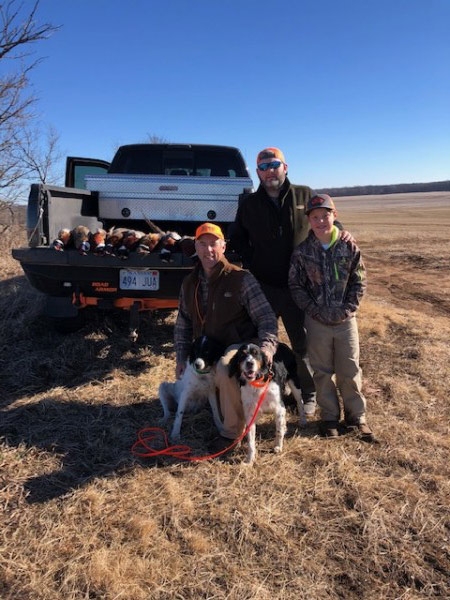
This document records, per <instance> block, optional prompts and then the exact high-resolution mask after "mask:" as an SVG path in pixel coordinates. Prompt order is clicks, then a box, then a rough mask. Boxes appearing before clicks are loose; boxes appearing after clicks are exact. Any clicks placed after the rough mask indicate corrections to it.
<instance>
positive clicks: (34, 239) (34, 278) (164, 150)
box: [12, 144, 253, 331]
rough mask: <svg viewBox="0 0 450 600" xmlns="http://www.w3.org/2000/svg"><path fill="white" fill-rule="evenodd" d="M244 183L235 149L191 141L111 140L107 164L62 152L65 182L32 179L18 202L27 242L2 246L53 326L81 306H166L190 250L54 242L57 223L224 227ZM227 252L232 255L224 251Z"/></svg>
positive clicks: (75, 322)
mask: <svg viewBox="0 0 450 600" xmlns="http://www.w3.org/2000/svg"><path fill="white" fill-rule="evenodd" d="M252 189H253V182H252V180H251V178H250V176H249V172H248V169H247V166H246V164H245V161H244V159H243V156H242V154H241V152H240V151H239V150H238V149H237V148H234V147H229V146H215V145H214V146H212V145H200V144H133V145H126V146H121V147H119V149H118V150H117V152H116V154H115V156H114V158H113V160H112V162H111V163H108V162H105V161H101V160H94V159H84V158H74V157H71V158H68V159H67V166H66V181H65V187H56V186H50V185H42V184H33V185H32V186H31V189H30V194H29V200H28V208H27V230H28V247H26V248H16V249H13V250H12V255H13V257H14V258H15V259H16V260H18V261H19V262H20V264H21V266H22V268H23V270H24V272H25V275H26V276H27V278H28V280H29V281H30V283H31V284H32V285H33V286H34V287H35V288H36V289H38V290H40V291H41V292H43V293H44V294H45V295H46V307H45V313H46V315H47V316H49V317H51V318H52V319H53V321H54V323H55V326H56V327H57V328H58V329H60V330H66V331H70V330H72V329H76V328H77V327H78V326H79V325H80V321H82V313H83V309H84V308H86V307H87V306H94V307H97V308H101V309H109V308H111V309H112V308H115V309H117V308H119V309H124V310H127V311H130V328H131V329H132V330H136V329H137V322H138V315H139V313H140V312H141V311H152V310H158V309H167V308H172V309H173V308H176V307H177V305H178V294H179V289H180V285H181V281H182V279H183V277H184V276H185V275H186V274H187V273H188V272H189V270H190V269H192V267H193V265H194V264H195V263H194V261H195V257H192V256H188V255H186V254H185V253H183V252H181V251H173V252H170V254H162V253H160V252H158V251H155V252H148V253H139V252H129V253H127V255H126V256H125V255H118V254H117V253H114V252H111V253H107V254H106V253H104V254H100V253H96V254H94V253H93V252H89V251H87V252H83V253H81V252H80V251H78V250H77V249H76V248H75V247H67V248H65V249H64V251H56V250H55V245H54V241H55V240H56V239H58V236H59V235H60V232H61V230H63V229H66V230H74V229H75V228H77V227H80V226H84V227H86V228H88V229H89V231H96V230H98V229H101V230H105V231H111V230H113V229H117V228H119V229H122V230H123V229H126V230H138V231H140V232H142V233H150V232H151V231H152V230H154V229H155V227H156V229H157V230H158V231H160V232H176V234H177V235H179V236H180V237H183V236H193V235H194V233H195V229H196V227H197V226H198V225H199V224H200V223H202V222H205V221H211V222H215V223H217V224H218V225H220V226H222V227H223V228H224V229H225V231H226V229H227V225H228V224H229V223H230V222H232V221H233V220H234V216H235V213H236V209H237V206H238V201H239V197H240V195H241V194H245V193H247V192H249V191H252ZM234 258H235V257H234Z"/></svg>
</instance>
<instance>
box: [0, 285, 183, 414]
mask: <svg viewBox="0 0 450 600" xmlns="http://www.w3.org/2000/svg"><path fill="white" fill-rule="evenodd" d="M0 297H1V302H0V309H1V310H2V315H3V321H2V326H1V328H0V340H1V342H0V344H1V345H0V348H1V350H2V351H1V352H0V369H1V371H2V379H1V383H0V388H1V389H0V407H5V406H8V405H9V404H10V403H12V402H14V401H15V400H17V399H20V398H22V397H23V396H25V395H33V394H39V393H46V392H49V391H51V390H52V389H54V388H57V387H60V386H63V387H66V388H69V389H70V388H73V387H77V386H81V385H83V384H84V383H87V382H90V381H102V380H104V379H105V378H107V377H108V376H109V374H110V373H111V372H112V371H113V370H114V369H120V370H122V371H123V372H124V373H128V374H136V375H137V374H139V373H141V372H144V371H145V370H147V369H149V368H151V366H152V360H153V358H152V357H153V355H154V356H158V355H161V354H168V353H172V352H173V318H172V317H173V315H174V313H173V311H172V312H170V311H168V312H165V311H161V312H155V313H141V315H140V322H139V337H138V339H137V341H136V342H132V341H131V340H130V338H129V336H128V333H129V313H128V312H127V311H120V310H111V311H100V310H96V309H89V308H88V309H85V311H86V318H85V324H84V326H83V327H82V328H81V329H80V330H79V331H76V332H73V333H69V334H62V333H58V332H57V331H55V330H54V328H53V326H52V322H51V320H50V319H48V318H46V317H45V316H43V314H42V311H43V305H44V297H43V295H42V294H39V292H36V291H35V290H33V289H32V288H31V286H30V285H29V284H28V282H27V281H26V279H25V277H13V278H11V279H8V280H6V281H1V282H0ZM171 319H172V322H171Z"/></svg>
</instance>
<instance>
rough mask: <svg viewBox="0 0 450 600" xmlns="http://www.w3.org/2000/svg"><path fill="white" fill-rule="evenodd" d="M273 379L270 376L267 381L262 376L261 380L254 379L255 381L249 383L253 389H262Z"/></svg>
mask: <svg viewBox="0 0 450 600" xmlns="http://www.w3.org/2000/svg"><path fill="white" fill-rule="evenodd" d="M271 379H272V378H271V377H270V375H269V376H268V377H267V379H264V377H263V376H261V377H260V378H259V379H254V380H253V381H249V382H248V383H249V384H250V385H251V386H252V387H256V388H262V387H264V386H265V385H266V384H267V383H269V381H270V380H271Z"/></svg>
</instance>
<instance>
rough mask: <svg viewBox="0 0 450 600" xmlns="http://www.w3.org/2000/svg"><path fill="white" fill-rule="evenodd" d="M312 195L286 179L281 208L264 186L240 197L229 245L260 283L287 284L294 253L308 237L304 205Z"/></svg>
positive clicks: (229, 232) (307, 188)
mask: <svg viewBox="0 0 450 600" xmlns="http://www.w3.org/2000/svg"><path fill="white" fill-rule="evenodd" d="M311 195H312V190H311V189H310V188H309V187H307V186H302V185H293V184H291V183H290V181H289V179H288V178H286V181H285V182H284V184H283V187H282V188H281V192H280V196H279V204H280V206H279V207H278V208H277V206H276V205H275V203H274V201H273V200H272V199H271V198H270V197H269V196H268V195H267V193H266V191H265V189H264V188H263V187H262V185H260V186H259V188H258V189H257V190H256V192H254V193H253V194H248V195H246V196H244V197H243V198H241V200H240V202H239V207H238V210H237V213H236V218H235V222H234V223H233V224H232V225H231V226H230V229H229V231H228V237H229V240H230V242H229V243H230V246H231V248H232V249H233V250H235V251H236V252H238V253H239V254H240V255H241V257H242V261H243V265H244V267H245V268H247V269H249V271H251V272H252V273H253V275H254V276H255V277H256V279H258V281H261V282H262V283H267V284H269V285H273V286H275V287H284V286H287V285H288V273H289V262H290V258H291V254H292V251H293V250H294V248H296V247H297V246H298V244H299V243H300V242H302V241H303V240H304V239H305V238H306V236H307V234H308V230H309V224H308V219H307V217H306V215H305V204H306V202H307V200H308V198H310V196H311Z"/></svg>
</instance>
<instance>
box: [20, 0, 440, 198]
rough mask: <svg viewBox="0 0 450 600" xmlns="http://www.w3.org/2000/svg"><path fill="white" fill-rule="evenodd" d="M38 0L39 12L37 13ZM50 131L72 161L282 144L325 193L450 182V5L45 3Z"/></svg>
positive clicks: (40, 90)
mask: <svg viewBox="0 0 450 600" xmlns="http://www.w3.org/2000/svg"><path fill="white" fill-rule="evenodd" d="M33 3H34V0H25V2H24V4H25V5H27V4H29V5H30V6H31V5H32V4H33ZM38 20H39V22H50V23H52V24H53V25H61V29H60V30H59V31H58V32H57V33H55V34H54V35H53V36H52V37H51V38H50V39H49V40H47V41H45V42H41V43H40V44H39V45H37V46H36V48H35V49H36V51H37V53H38V55H39V56H42V57H44V60H43V61H42V62H41V64H40V65H39V66H38V67H37V68H36V70H35V71H34V72H33V75H32V80H33V84H34V86H35V92H36V95H37V96H38V98H39V104H38V108H39V110H40V112H41V115H42V119H43V121H45V122H47V123H50V124H52V125H53V126H54V127H55V128H56V130H57V131H58V132H59V135H60V146H61V150H62V151H63V152H64V154H68V155H74V156H90V157H95V158H104V159H107V160H109V159H111V158H112V155H113V154H114V151H115V148H116V147H117V146H118V145H119V144H125V143H133V142H144V141H147V139H148V135H149V134H150V135H151V134H153V135H157V136H160V137H163V138H165V139H167V140H168V141H170V142H186V143H189V142H191V143H217V144H225V145H232V146H238V147H239V148H240V149H241V150H242V152H243V154H244V157H245V158H246V160H247V163H248V165H249V167H250V173H251V175H252V177H253V178H254V179H255V180H256V175H255V169H254V165H255V157H256V154H257V152H258V150H260V149H261V148H263V147H265V146H270V145H274V146H279V147H280V148H282V149H283V150H284V153H285V156H286V161H287V162H288V164H289V177H290V179H291V181H293V182H295V183H304V184H307V185H310V186H311V187H313V188H320V187H329V186H344V185H364V184H389V183H404V182H407V183H412V182H424V181H438V180H446V179H450V0H285V1H280V2H277V1H276V0H227V1H223V0H161V1H155V0H128V1H125V0H76V1H72V2H69V1H68V0H41V3H40V8H39V11H38Z"/></svg>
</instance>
